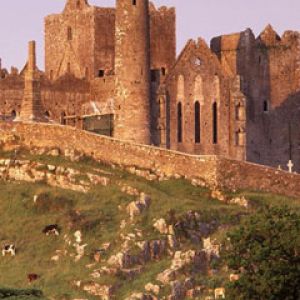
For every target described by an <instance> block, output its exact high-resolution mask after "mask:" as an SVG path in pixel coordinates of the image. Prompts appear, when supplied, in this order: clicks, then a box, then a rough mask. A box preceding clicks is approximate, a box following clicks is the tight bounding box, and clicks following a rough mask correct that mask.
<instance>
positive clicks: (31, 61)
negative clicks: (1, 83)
mask: <svg viewBox="0 0 300 300" xmlns="http://www.w3.org/2000/svg"><path fill="white" fill-rule="evenodd" d="M16 121H34V122H47V121H48V120H47V118H46V117H45V116H44V112H43V106H42V101H41V88H40V75H39V72H38V70H37V67H36V54H35V42H34V41H31V42H29V53H28V61H27V65H26V69H25V87H24V96H23V101H22V107H21V112H20V116H19V117H18V118H17V119H16Z"/></svg>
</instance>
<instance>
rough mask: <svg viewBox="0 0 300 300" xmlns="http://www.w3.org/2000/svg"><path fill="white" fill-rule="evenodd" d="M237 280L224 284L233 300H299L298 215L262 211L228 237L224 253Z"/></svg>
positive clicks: (272, 210)
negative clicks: (237, 276)
mask: <svg viewBox="0 0 300 300" xmlns="http://www.w3.org/2000/svg"><path fill="white" fill-rule="evenodd" d="M224 258H225V261H226V263H227V265H228V267H229V268H230V269H232V270H234V271H236V272H240V279H239V280H238V281H236V282H232V283H229V284H228V287H227V298H228V299H235V300H238V299H240V300H299V299H300V215H299V214H297V213H295V212H292V211H291V210H289V209H288V208H286V207H280V208H278V207H277V208H276V207H275V208H265V209H264V210H263V211H261V212H259V213H257V214H255V215H253V216H251V217H249V218H248V219H247V220H245V221H244V222H243V223H242V225H241V226H240V227H239V228H238V229H236V230H234V231H233V232H231V233H229V234H228V245H227V247H226V250H225V253H224Z"/></svg>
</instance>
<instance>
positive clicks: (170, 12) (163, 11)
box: [149, 2, 176, 17]
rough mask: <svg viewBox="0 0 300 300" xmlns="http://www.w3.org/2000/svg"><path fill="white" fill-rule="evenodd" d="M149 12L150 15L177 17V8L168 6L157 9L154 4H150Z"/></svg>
mask: <svg viewBox="0 0 300 300" xmlns="http://www.w3.org/2000/svg"><path fill="white" fill-rule="evenodd" d="M149 12H150V14H153V15H154V14H157V15H161V16H165V17H166V16H174V17H175V15H176V10H175V7H167V6H160V7H156V6H155V4H154V3H153V2H150V4H149Z"/></svg>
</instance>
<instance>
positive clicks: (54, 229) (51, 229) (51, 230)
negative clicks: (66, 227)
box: [43, 224, 60, 235]
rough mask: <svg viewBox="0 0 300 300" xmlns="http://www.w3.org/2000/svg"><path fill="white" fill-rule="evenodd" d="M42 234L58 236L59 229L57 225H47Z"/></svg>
mask: <svg viewBox="0 0 300 300" xmlns="http://www.w3.org/2000/svg"><path fill="white" fill-rule="evenodd" d="M43 233H44V234H46V235H59V233H60V229H59V226H58V225H57V224H53V225H47V226H46V227H45V228H44V229H43Z"/></svg>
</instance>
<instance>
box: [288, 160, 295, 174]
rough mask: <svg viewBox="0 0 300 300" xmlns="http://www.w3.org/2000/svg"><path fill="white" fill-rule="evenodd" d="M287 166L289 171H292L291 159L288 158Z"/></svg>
mask: <svg viewBox="0 0 300 300" xmlns="http://www.w3.org/2000/svg"><path fill="white" fill-rule="evenodd" d="M287 167H288V168H289V172H290V173H293V167H294V164H293V162H292V161H291V160H289V163H288V164H287Z"/></svg>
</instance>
